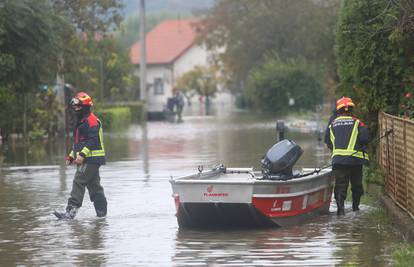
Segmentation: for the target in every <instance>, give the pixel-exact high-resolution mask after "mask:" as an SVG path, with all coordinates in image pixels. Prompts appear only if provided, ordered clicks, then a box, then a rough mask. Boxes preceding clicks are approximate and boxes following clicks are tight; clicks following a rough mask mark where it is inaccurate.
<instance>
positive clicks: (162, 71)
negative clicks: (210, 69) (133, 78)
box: [136, 46, 208, 112]
mask: <svg viewBox="0 0 414 267" xmlns="http://www.w3.org/2000/svg"><path fill="white" fill-rule="evenodd" d="M207 62H208V52H207V50H206V49H205V48H204V47H201V46H192V47H191V48H190V49H188V50H187V51H186V52H184V54H182V55H181V57H179V58H178V59H177V60H176V61H175V62H174V63H173V64H172V65H148V66H147V85H148V91H147V103H148V105H147V108H148V111H150V112H151V111H162V110H163V109H164V106H165V105H166V103H167V99H168V97H172V96H173V95H172V88H173V85H174V81H175V80H176V79H177V78H179V77H180V76H181V75H182V74H184V73H185V72H187V71H190V70H192V69H193V68H194V67H195V66H197V65H199V66H203V65H206V64H207ZM136 74H137V75H138V76H139V68H137V72H136ZM156 78H161V79H162V81H163V83H164V94H162V95H156V94H155V92H154V86H153V84H154V80H155V79H156Z"/></svg>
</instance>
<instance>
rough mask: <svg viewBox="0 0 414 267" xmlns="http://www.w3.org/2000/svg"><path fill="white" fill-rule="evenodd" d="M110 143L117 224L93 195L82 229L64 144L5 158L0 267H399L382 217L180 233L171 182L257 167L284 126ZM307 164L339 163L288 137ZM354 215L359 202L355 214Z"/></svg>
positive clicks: (307, 141) (211, 127)
mask: <svg viewBox="0 0 414 267" xmlns="http://www.w3.org/2000/svg"><path fill="white" fill-rule="evenodd" d="M184 120H185V121H184V123H181V124H171V123H164V122H150V123H149V124H148V154H147V155H142V153H141V149H140V148H141V147H142V143H143V140H142V139H141V136H142V134H141V128H140V127H139V126H138V125H131V126H130V127H129V128H128V129H126V130H120V131H117V132H110V133H109V132H108V133H106V135H105V142H106V149H107V151H108V153H109V158H108V159H109V162H108V164H107V165H105V166H103V167H102V168H101V177H102V184H103V186H104V188H105V193H106V195H107V198H108V202H109V206H108V216H107V217H106V218H101V219H99V218H96V217H95V212H94V209H93V205H92V204H91V203H90V201H89V199H88V196H87V195H86V196H85V200H84V206H83V207H82V208H81V209H80V211H79V214H78V216H77V217H76V219H75V220H73V221H59V220H56V219H55V218H54V217H53V215H52V214H51V213H52V212H53V210H54V209H63V208H64V206H65V202H66V199H67V197H68V194H69V192H70V189H71V184H72V179H73V174H74V172H75V170H74V168H73V167H65V166H63V165H61V164H60V163H61V159H63V157H64V154H65V148H64V146H63V144H62V143H61V142H55V143H52V142H50V143H43V142H42V143H35V144H32V145H31V146H30V147H22V146H19V145H16V146H13V147H11V146H10V147H8V148H7V149H4V147H3V150H4V151H3V154H4V156H5V157H4V158H3V160H4V162H3V165H2V167H0V170H1V171H0V264H1V265H4V266H16V265H37V266H38V265H47V266H52V265H58V266H62V265H81V266H298V265H302V266H336V265H346V264H350V265H364V266H389V265H391V256H390V254H391V252H392V248H394V247H395V246H396V245H398V244H399V242H400V241H399V240H400V239H399V237H398V236H397V234H396V233H395V232H394V231H393V230H392V228H390V227H389V226H388V225H387V224H382V220H381V218H379V216H380V215H378V214H379V213H378V211H376V207H372V206H368V205H362V209H361V211H360V212H359V213H353V212H348V213H347V214H346V215H345V217H342V218H340V219H338V218H337V216H336V215H335V213H334V211H335V206H334V204H332V207H331V210H332V213H331V214H329V215H325V216H321V217H319V218H317V219H316V220H314V221H312V222H311V223H308V224H304V225H298V226H292V227H288V228H279V229H277V228H274V229H262V230H257V229H251V230H237V231H236V230H234V231H229V230H225V231H220V230H216V231H194V230H191V231H189V230H187V231H180V230H179V229H178V226H177V222H176V219H175V215H174V214H175V207H174V201H173V199H172V197H171V188H170V184H169V182H168V180H169V179H170V176H171V175H173V176H178V175H183V174H188V173H190V172H194V171H196V168H197V166H198V165H204V166H205V168H208V167H210V166H213V165H215V164H218V163H223V164H225V165H227V166H230V167H251V166H253V167H255V168H259V165H260V159H261V157H262V156H263V155H264V153H265V152H266V151H267V149H268V148H270V147H271V145H272V144H273V143H274V139H275V128H274V127H275V119H274V118H271V117H268V118H263V117H258V116H255V115H249V114H243V113H229V114H226V115H222V116H210V117H207V116H192V117H185V118H184ZM286 137H287V138H291V139H293V140H295V141H296V142H297V143H298V144H299V145H300V146H301V147H302V148H303V149H304V150H305V153H304V155H303V156H302V158H301V159H300V161H299V162H298V164H297V166H299V167H320V166H322V165H324V164H325V163H326V162H327V160H329V153H328V151H326V150H325V149H324V148H323V146H321V145H320V144H318V141H317V138H316V136H315V135H314V134H313V133H307V132H306V131H304V132H302V133H301V132H288V133H286ZM348 206H349V203H348Z"/></svg>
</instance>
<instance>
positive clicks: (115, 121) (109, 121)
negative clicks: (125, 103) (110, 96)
mask: <svg viewBox="0 0 414 267" xmlns="http://www.w3.org/2000/svg"><path fill="white" fill-rule="evenodd" d="M96 114H97V116H98V117H99V119H100V120H101V122H102V125H103V127H104V129H105V128H106V129H122V128H125V127H127V126H128V125H129V124H130V123H131V120H132V118H131V111H130V109H129V108H128V107H112V108H101V109H99V110H97V111H96Z"/></svg>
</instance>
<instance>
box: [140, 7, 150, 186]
mask: <svg viewBox="0 0 414 267" xmlns="http://www.w3.org/2000/svg"><path fill="white" fill-rule="evenodd" d="M139 42H140V44H141V45H140V62H139V71H140V75H139V81H140V98H141V101H142V114H141V123H142V143H141V152H142V162H143V167H144V173H145V176H146V179H148V178H149V155H148V128H147V58H146V56H147V51H146V50H147V49H146V43H145V0H140V5H139Z"/></svg>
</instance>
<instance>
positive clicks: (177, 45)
mask: <svg viewBox="0 0 414 267" xmlns="http://www.w3.org/2000/svg"><path fill="white" fill-rule="evenodd" d="M195 23H196V20H194V19H178V20H168V21H164V22H161V23H160V24H159V25H158V26H156V27H155V28H154V29H153V30H152V31H150V32H149V33H148V34H147V36H146V39H145V42H146V49H147V55H146V58H147V108H148V111H149V112H158V111H162V110H163V108H164V106H165V105H166V103H167V99H168V97H172V96H173V93H172V88H173V87H174V82H175V81H176V80H177V79H178V78H179V77H180V76H181V75H182V74H184V73H185V72H188V71H190V70H192V69H193V68H194V67H195V66H205V65H208V61H209V52H208V51H207V49H206V48H205V47H204V46H203V45H200V44H197V43H196V42H195V39H196V32H195V27H194V25H195ZM131 61H132V63H133V64H134V65H135V66H136V67H137V70H136V74H137V75H139V63H140V43H139V42H137V43H135V44H133V45H132V47H131Z"/></svg>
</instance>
